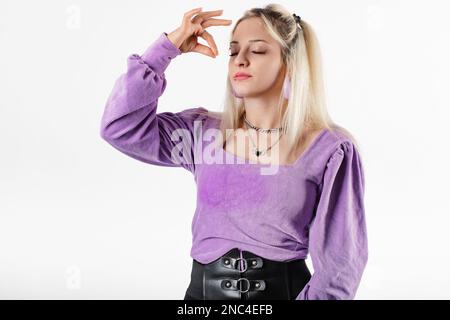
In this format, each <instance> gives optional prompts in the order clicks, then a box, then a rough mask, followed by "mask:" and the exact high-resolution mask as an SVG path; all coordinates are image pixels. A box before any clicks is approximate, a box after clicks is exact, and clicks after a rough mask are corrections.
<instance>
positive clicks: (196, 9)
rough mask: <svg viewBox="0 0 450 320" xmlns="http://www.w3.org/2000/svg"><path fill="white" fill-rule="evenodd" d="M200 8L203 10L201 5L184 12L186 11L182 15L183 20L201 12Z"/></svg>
mask: <svg viewBox="0 0 450 320" xmlns="http://www.w3.org/2000/svg"><path fill="white" fill-rule="evenodd" d="M202 10H203V8H202V7H200V8H195V9H192V10H189V11H188V12H186V13H185V14H184V15H183V19H184V20H187V19H190V18H192V17H193V16H194V15H195V14H196V13H198V12H201V11H202Z"/></svg>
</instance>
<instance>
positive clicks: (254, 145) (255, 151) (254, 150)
mask: <svg viewBox="0 0 450 320" xmlns="http://www.w3.org/2000/svg"><path fill="white" fill-rule="evenodd" d="M248 127H249V126H248V124H247V129H248ZM248 136H249V137H250V141H251V142H252V144H253V148H252V152H253V154H254V155H255V156H257V157H259V156H261V155H264V154H266V153H267V151H269V150H270V149H272V147H273V146H274V145H276V144H277V143H278V141H280V139H281V134H280V135H279V137H278V139H277V141H275V143H274V144H272V145H271V146H270V147H268V148H267V149H265V150H259V149H258V147H257V146H256V144H255V142H254V141H253V138H252V136H251V134H250V133H249V134H248Z"/></svg>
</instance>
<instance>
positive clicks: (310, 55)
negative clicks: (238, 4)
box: [208, 3, 358, 153]
mask: <svg viewBox="0 0 450 320" xmlns="http://www.w3.org/2000/svg"><path fill="white" fill-rule="evenodd" d="M253 17H259V18H261V19H262V21H263V23H264V26H265V27H266V29H267V31H268V32H269V34H270V35H271V36H272V37H273V39H275V40H276V41H277V42H278V43H279V44H280V46H281V54H282V61H283V64H284V65H285V66H286V73H287V74H286V75H287V76H288V77H289V79H290V84H291V88H290V89H291V90H290V96H289V99H288V101H287V107H286V111H285V112H284V114H283V115H281V114H280V116H281V119H282V120H281V121H282V123H281V126H282V127H283V134H285V135H286V140H287V141H286V144H287V146H288V149H289V153H292V152H294V151H295V150H296V148H297V147H298V146H299V144H300V143H301V142H302V141H303V139H304V138H305V137H306V134H307V132H308V131H310V130H318V129H324V128H327V129H328V130H330V131H333V130H336V129H337V130H339V131H341V132H343V133H344V134H345V135H346V136H347V137H349V138H350V139H351V140H352V141H353V142H354V144H355V147H356V148H358V144H357V141H356V139H355V138H354V137H353V136H352V134H351V133H350V132H348V131H347V130H346V129H345V128H343V127H341V126H339V125H337V124H336V123H334V122H333V121H332V119H331V118H330V116H329V114H328V111H327V107H326V101H325V89H324V81H323V73H322V58H321V53H320V47H319V42H318V40H317V37H316V35H315V32H314V30H313V29H312V27H311V26H310V25H309V24H308V23H307V22H305V21H304V20H303V19H301V21H300V26H301V28H302V30H301V29H300V28H299V27H298V26H297V22H296V20H295V18H294V17H293V15H292V13H290V12H289V11H287V10H286V9H285V8H284V7H283V6H281V5H279V4H274V3H272V4H268V5H266V6H265V7H263V8H252V9H249V10H247V11H245V13H244V15H243V16H242V17H241V18H240V19H239V20H237V22H236V24H235V26H234V27H233V29H232V31H231V34H230V41H231V38H232V35H233V34H234V32H235V30H236V28H237V26H238V25H239V23H240V22H242V21H243V20H245V19H249V18H253ZM284 100H285V98H284V94H283V90H281V91H280V96H279V99H278V105H277V109H278V110H279V112H280V113H281V112H282V106H283V104H284V103H285V101H284ZM244 113H245V108H244V99H238V98H236V97H235V96H234V95H233V91H232V87H231V83H230V80H229V77H228V76H227V80H226V93H225V101H224V111H223V112H222V113H218V112H212V111H210V112H209V113H208V114H209V115H210V116H212V117H214V118H219V119H221V123H220V131H221V133H222V135H221V137H224V141H226V140H227V139H228V136H227V133H233V132H235V130H237V129H238V128H240V127H241V126H242V125H243V115H244ZM230 129H231V130H230ZM220 140H223V139H220ZM217 142H219V141H217Z"/></svg>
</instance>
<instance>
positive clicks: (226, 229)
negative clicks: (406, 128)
mask: <svg viewBox="0 0 450 320" xmlns="http://www.w3.org/2000/svg"><path fill="white" fill-rule="evenodd" d="M180 54H181V51H180V50H179V49H178V48H177V47H175V45H173V44H172V42H171V41H170V40H169V39H168V38H167V34H166V33H165V32H163V33H161V35H160V36H159V37H158V38H157V39H156V40H155V41H154V42H153V43H152V44H151V45H150V46H149V47H148V49H147V50H146V51H145V52H144V53H143V54H142V55H141V56H139V55H137V54H132V55H130V56H129V57H128V67H127V71H126V72H125V73H123V74H122V75H121V76H120V77H119V78H118V79H117V81H116V82H115V85H114V87H113V90H112V92H111V94H110V96H109V98H108V100H107V103H106V106H105V110H104V113H103V117H102V121H101V129H100V135H101V137H102V138H103V139H104V140H106V141H107V142H108V143H109V144H111V145H112V146H113V147H114V148H116V149H117V150H119V151H121V152H123V153H124V154H126V155H128V156H130V157H132V158H134V159H137V160H140V161H143V162H145V163H148V164H152V165H159V166H171V167H181V168H184V169H187V170H188V171H190V172H191V173H192V174H193V176H194V179H195V181H196V184H197V208H196V210H195V213H194V216H193V220H192V226H191V227H192V249H191V253H190V255H191V257H192V258H193V259H196V260H197V261H199V262H201V263H208V262H211V261H213V260H215V259H217V258H218V257H220V256H221V255H223V254H224V253H226V252H227V251H228V250H230V249H232V248H234V247H237V248H239V249H240V250H247V251H251V252H253V253H255V254H257V255H260V256H262V257H264V258H267V259H271V260H278V261H286V260H291V259H299V258H303V259H306V258H307V255H308V252H309V253H310V255H311V259H312V264H313V268H314V272H313V274H312V277H311V279H310V280H309V282H308V283H307V285H306V286H305V287H304V289H303V290H302V291H301V292H300V293H299V294H298V296H297V297H296V299H297V300H316V299H321V300H322V299H324V300H330V299H353V298H354V296H355V294H356V291H357V288H358V286H359V283H360V280H361V277H362V274H363V270H364V268H365V266H366V263H367V260H368V242H367V230H366V220H365V213H364V212H365V210H364V173H363V167H362V162H361V158H360V156H359V154H358V151H357V149H356V148H355V146H354V144H353V143H352V141H351V140H350V139H349V138H348V137H346V136H345V135H344V134H343V133H342V132H339V131H336V130H333V131H331V130H328V129H324V130H322V131H321V132H320V133H319V135H318V136H316V138H315V139H314V141H313V142H312V143H311V144H310V145H309V146H308V148H307V149H306V151H304V152H303V154H302V155H301V156H300V157H299V158H298V159H297V160H296V161H295V162H294V163H293V164H291V165H279V166H277V167H276V168H277V169H276V171H273V170H274V168H273V166H272V167H271V166H270V165H268V164H254V163H253V162H248V161H245V162H244V163H242V160H243V159H242V158H238V157H237V156H235V155H233V154H231V153H230V152H227V151H224V150H223V149H222V148H221V147H217V148H211V146H212V145H213V144H212V141H213V140H212V139H211V138H210V135H211V134H210V133H211V132H210V130H208V129H212V130H213V131H217V130H214V129H218V128H219V123H220V122H219V120H217V119H214V118H212V117H210V116H208V115H207V114H206V113H205V114H201V113H198V114H196V113H192V111H206V109H205V108H203V107H195V108H186V109H184V110H183V111H181V112H176V113H172V112H157V104H158V98H159V97H160V96H161V95H162V94H163V92H164V89H165V87H166V84H167V80H166V78H165V74H164V71H165V70H166V68H167V66H168V65H169V63H170V61H171V60H172V59H173V58H175V57H176V56H178V55H180ZM205 151H208V152H206V154H209V155H213V158H211V157H204V154H205ZM212 151H213V152H212ZM220 160H223V161H222V163H221V162H220ZM234 160H236V161H237V162H238V163H236V164H230V161H234ZM263 168H266V169H271V170H272V171H271V173H269V174H267V173H266V174H264V173H262V172H263Z"/></svg>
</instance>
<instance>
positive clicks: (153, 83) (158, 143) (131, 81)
mask: <svg viewBox="0 0 450 320" xmlns="http://www.w3.org/2000/svg"><path fill="white" fill-rule="evenodd" d="M180 54H181V51H180V49H178V48H177V47H176V46H175V45H174V44H173V43H172V42H171V41H170V40H169V39H168V38H167V33H165V32H164V33H161V34H160V36H159V37H158V38H157V39H156V40H155V41H154V42H153V43H152V44H151V45H150V46H149V47H148V48H147V50H146V51H145V52H144V53H143V54H142V55H141V56H140V55H137V54H132V55H130V56H129V57H128V60H127V70H126V72H125V73H123V74H121V75H120V77H119V78H118V79H117V80H116V82H115V84H114V87H113V89H112V92H111V93H110V95H109V97H108V99H107V102H106V105H105V108H104V112H103V116H102V119H101V125H100V136H101V137H102V138H103V139H104V140H105V141H107V142H108V143H109V144H110V145H112V146H113V147H114V148H116V149H117V150H119V151H121V152H122V153H124V154H126V155H128V156H130V157H132V158H134V159H137V160H139V161H142V162H145V163H148V164H153V165H159V166H167V167H183V168H185V169H187V170H189V171H191V172H192V173H193V172H194V169H195V165H194V154H193V151H194V148H193V144H194V126H195V125H196V124H195V122H196V120H198V121H199V122H201V119H204V117H200V116H201V115H202V114H203V115H204V114H205V112H207V109H205V108H203V107H196V108H188V109H184V110H182V111H180V112H175V113H174V112H169V111H166V112H159V113H158V112H157V107H158V99H159V97H160V96H161V95H162V94H163V92H164V90H165V88H166V85H167V79H166V77H165V73H164V72H165V70H166V69H167V67H168V65H169V64H170V62H171V61H172V59H174V58H175V57H177V56H178V55H180ZM199 122H197V123H198V124H199Z"/></svg>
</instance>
